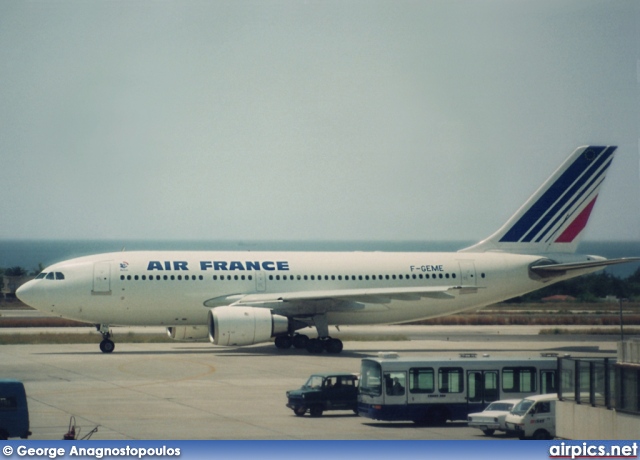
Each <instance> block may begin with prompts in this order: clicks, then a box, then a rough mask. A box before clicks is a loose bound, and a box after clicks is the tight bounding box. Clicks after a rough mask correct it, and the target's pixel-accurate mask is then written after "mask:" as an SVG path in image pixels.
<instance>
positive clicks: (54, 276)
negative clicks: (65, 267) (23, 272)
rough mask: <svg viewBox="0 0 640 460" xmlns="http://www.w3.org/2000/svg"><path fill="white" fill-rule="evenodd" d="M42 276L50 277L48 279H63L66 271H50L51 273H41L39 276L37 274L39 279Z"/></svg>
mask: <svg viewBox="0 0 640 460" xmlns="http://www.w3.org/2000/svg"><path fill="white" fill-rule="evenodd" d="M42 278H45V279H48V280H63V279H64V273H62V272H49V273H40V274H39V275H38V276H36V279H37V280H40V279H42Z"/></svg>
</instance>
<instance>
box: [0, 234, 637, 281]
mask: <svg viewBox="0 0 640 460" xmlns="http://www.w3.org/2000/svg"><path fill="white" fill-rule="evenodd" d="M474 243H475V242H474V241H232V240H224V241H216V240H206V241H204V240H14V239H0V268H10V267H22V268H24V269H26V270H28V271H29V272H34V273H35V272H37V271H39V270H38V267H39V266H40V265H42V266H43V267H47V266H48V265H51V264H53V263H56V262H61V261H63V260H67V259H71V258H74V257H80V256H86V255H91V254H99V253H103V252H119V251H138V250H178V251H180V250H185V251H186V250H189V251H336V252H349V251H383V252H449V251H457V250H459V249H462V248H465V247H468V246H471V245H472V244H474ZM578 252H580V253H584V254H593V255H599V256H604V257H606V258H608V259H612V258H617V257H638V256H640V241H626V242H620V241H615V242H614V241H584V242H582V243H581V244H580V247H579V248H578ZM639 268H640V263H637V262H636V263H629V264H622V265H615V266H611V267H607V268H606V269H605V270H606V271H607V272H608V273H610V274H612V275H614V276H617V277H619V278H626V277H628V276H629V275H631V274H632V273H634V272H635V271H636V270H638V269H639Z"/></svg>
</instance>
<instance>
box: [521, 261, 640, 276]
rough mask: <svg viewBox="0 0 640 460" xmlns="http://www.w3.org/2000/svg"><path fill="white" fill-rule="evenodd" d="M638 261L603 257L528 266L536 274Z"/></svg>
mask: <svg viewBox="0 0 640 460" xmlns="http://www.w3.org/2000/svg"><path fill="white" fill-rule="evenodd" d="M638 261H640V257H623V258H620V259H604V260H591V261H586V262H570V263H564V264H548V265H534V266H532V267H530V268H531V270H533V271H534V272H536V273H538V274H544V273H548V272H553V273H555V274H557V273H558V272H561V273H565V272H568V271H572V270H584V269H589V268H604V267H606V266H609V265H618V264H626V263H630V262H638Z"/></svg>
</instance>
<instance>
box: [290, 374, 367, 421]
mask: <svg viewBox="0 0 640 460" xmlns="http://www.w3.org/2000/svg"><path fill="white" fill-rule="evenodd" d="M287 407H288V408H289V409H291V410H292V411H293V412H294V414H296V415H297V416H298V417H301V416H303V415H304V414H305V413H306V412H307V411H308V412H309V415H311V416H312V417H320V416H321V415H322V413H323V412H324V411H327V410H351V411H353V412H354V413H355V414H357V413H358V376H357V375H356V374H349V373H345V372H327V373H322V374H313V375H312V376H311V377H309V379H308V380H307V383H305V384H304V385H302V387H301V388H299V389H298V390H290V391H287Z"/></svg>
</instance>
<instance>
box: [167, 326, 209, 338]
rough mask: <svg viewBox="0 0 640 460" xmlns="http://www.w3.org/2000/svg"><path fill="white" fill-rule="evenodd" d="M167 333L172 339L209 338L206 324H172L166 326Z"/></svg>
mask: <svg viewBox="0 0 640 460" xmlns="http://www.w3.org/2000/svg"><path fill="white" fill-rule="evenodd" d="M167 335H168V336H169V337H171V338H172V339H174V340H185V341H191V340H204V339H208V338H209V328H208V327H207V326H173V327H168V328H167Z"/></svg>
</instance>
